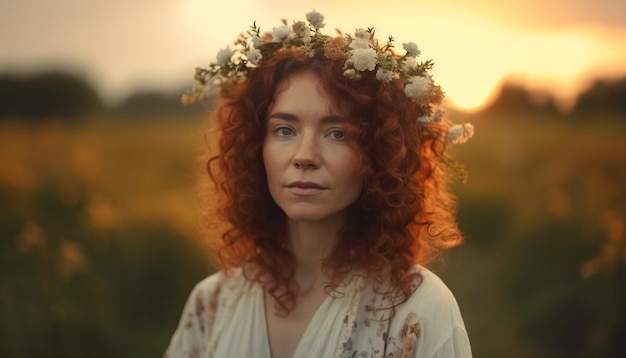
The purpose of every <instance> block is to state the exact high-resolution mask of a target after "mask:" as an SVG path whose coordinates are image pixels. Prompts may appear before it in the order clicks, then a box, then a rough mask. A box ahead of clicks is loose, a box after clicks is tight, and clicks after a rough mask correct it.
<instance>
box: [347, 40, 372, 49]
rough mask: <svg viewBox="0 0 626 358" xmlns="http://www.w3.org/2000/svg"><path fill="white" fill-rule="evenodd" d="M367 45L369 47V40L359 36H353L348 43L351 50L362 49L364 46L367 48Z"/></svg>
mask: <svg viewBox="0 0 626 358" xmlns="http://www.w3.org/2000/svg"><path fill="white" fill-rule="evenodd" d="M369 47H370V44H369V41H368V40H366V39H362V38H359V37H357V38H355V39H354V40H352V42H351V43H350V48H351V49H353V50H356V49H364V48H369Z"/></svg>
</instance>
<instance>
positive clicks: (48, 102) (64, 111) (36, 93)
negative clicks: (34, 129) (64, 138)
mask: <svg viewBox="0 0 626 358" xmlns="http://www.w3.org/2000/svg"><path fill="white" fill-rule="evenodd" d="M102 107H103V106H102V101H101V100H100V97H99V95H98V93H97V92H96V90H95V89H94V88H93V87H92V86H91V85H90V84H89V83H87V81H86V80H85V79H83V78H82V77H80V76H77V75H74V74H69V73H64V72H57V71H54V72H44V73H41V74H38V75H34V76H31V77H17V76H12V75H4V76H0V119H6V118H19V119H25V120H34V121H39V120H42V119H46V118H62V119H77V118H80V117H81V116H84V115H86V114H88V113H92V112H95V111H97V110H101V109H102Z"/></svg>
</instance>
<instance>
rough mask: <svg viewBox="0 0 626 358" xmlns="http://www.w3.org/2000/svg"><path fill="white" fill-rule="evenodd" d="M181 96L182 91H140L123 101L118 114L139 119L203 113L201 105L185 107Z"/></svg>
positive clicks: (118, 108)
mask: <svg viewBox="0 0 626 358" xmlns="http://www.w3.org/2000/svg"><path fill="white" fill-rule="evenodd" d="M181 94H182V91H174V92H172V93H163V92H157V91H138V92H135V93H132V94H130V95H129V96H128V97H127V98H126V99H125V100H124V101H122V103H121V104H120V105H119V106H118V107H117V108H116V112H118V113H121V114H127V115H132V116H138V117H144V116H155V115H175V114H185V113H201V112H202V109H203V107H202V106H200V105H192V106H184V105H183V104H182V102H181V100H180V96H181Z"/></svg>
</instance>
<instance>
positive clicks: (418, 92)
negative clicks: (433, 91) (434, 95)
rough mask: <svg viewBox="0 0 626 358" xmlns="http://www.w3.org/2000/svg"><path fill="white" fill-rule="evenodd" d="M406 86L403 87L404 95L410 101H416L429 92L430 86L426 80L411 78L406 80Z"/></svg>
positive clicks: (417, 77) (416, 77) (420, 77)
mask: <svg viewBox="0 0 626 358" xmlns="http://www.w3.org/2000/svg"><path fill="white" fill-rule="evenodd" d="M408 82H409V83H408V84H407V85H406V86H404V93H405V94H406V96H407V97H409V98H411V99H417V98H419V97H422V96H423V95H425V94H427V93H428V92H429V91H430V88H431V84H430V81H429V80H428V79H427V78H424V77H422V76H413V77H411V78H409V79H408Z"/></svg>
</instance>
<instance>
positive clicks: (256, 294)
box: [165, 266, 472, 358]
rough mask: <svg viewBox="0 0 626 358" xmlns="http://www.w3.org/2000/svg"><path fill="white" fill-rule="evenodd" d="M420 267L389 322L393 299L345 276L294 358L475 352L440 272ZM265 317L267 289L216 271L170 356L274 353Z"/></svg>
mask: <svg viewBox="0 0 626 358" xmlns="http://www.w3.org/2000/svg"><path fill="white" fill-rule="evenodd" d="M415 270H416V271H417V272H419V273H420V276H421V282H420V285H419V287H418V288H417V290H416V291H415V292H413V294H412V295H411V297H410V298H409V299H408V300H407V301H406V302H404V303H402V304H401V305H400V306H398V307H397V308H396V312H395V315H394V316H393V318H392V319H391V320H388V319H385V318H386V316H389V310H381V309H378V310H377V309H376V308H381V307H387V306H389V302H390V298H389V297H386V296H385V295H382V294H379V293H376V292H374V289H373V288H372V285H371V284H370V283H368V281H367V280H366V279H365V278H364V277H362V276H358V275H354V276H352V277H350V278H349V279H346V280H345V282H344V285H343V286H341V287H340V288H338V291H339V292H340V294H338V295H334V296H335V297H333V296H328V297H326V299H325V300H324V301H323V302H322V304H321V305H320V307H319V308H318V310H317V311H316V313H315V314H314V315H313V317H312V318H311V321H310V322H309V324H308V326H307V328H306V330H305V332H304V334H303V336H302V338H301V340H300V342H299V343H298V346H297V348H296V351H295V353H294V355H293V356H294V358H300V357H342V358H343V357H385V358H387V357H393V358H397V357H424V358H426V357H428V358H431V357H440V358H459V357H460V358H466V357H471V356H472V353H471V349H470V344H469V339H468V336H467V332H466V331H465V326H464V324H463V319H462V317H461V313H460V311H459V308H458V305H457V303H456V300H455V299H454V296H453V295H452V293H451V292H450V290H449V289H448V288H447V287H446V285H445V284H444V283H443V282H442V281H441V279H439V277H437V276H436V275H435V274H434V273H432V272H430V271H429V270H427V269H425V268H423V267H421V266H416V267H415ZM381 318H382V319H381ZM265 319H266V317H265V305H264V295H263V288H262V286H261V285H260V284H258V283H254V282H250V281H248V280H246V279H245V278H244V276H243V273H242V272H241V270H235V271H233V272H231V273H230V274H229V275H224V273H222V272H218V273H216V274H214V275H212V276H209V277H208V278H206V279H204V280H203V281H201V282H200V283H198V284H197V285H196V287H195V288H194V289H193V291H192V292H191V295H190V297H189V299H188V301H187V304H186V305H185V308H184V311H183V315H182V317H181V320H180V324H179V326H178V329H177V330H176V332H175V333H174V335H173V337H172V340H171V342H170V346H169V348H168V349H167V352H166V353H165V357H168V358H183V357H184V358H187V357H189V358H208V357H263V358H264V357H267V358H270V357H271V354H270V348H269V344H268V336H267V330H266V327H267V326H266V321H265Z"/></svg>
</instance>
